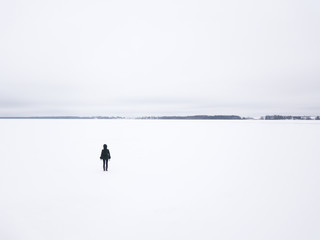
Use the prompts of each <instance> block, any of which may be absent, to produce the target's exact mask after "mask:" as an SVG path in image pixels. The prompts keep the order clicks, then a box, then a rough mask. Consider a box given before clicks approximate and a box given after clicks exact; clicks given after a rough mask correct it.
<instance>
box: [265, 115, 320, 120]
mask: <svg viewBox="0 0 320 240" xmlns="http://www.w3.org/2000/svg"><path fill="white" fill-rule="evenodd" d="M262 119H265V120H320V117H319V116H317V117H311V116H282V115H267V116H265V117H263V118H262Z"/></svg>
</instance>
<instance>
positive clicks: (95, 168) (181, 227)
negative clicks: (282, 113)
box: [0, 120, 320, 240]
mask: <svg viewBox="0 0 320 240" xmlns="http://www.w3.org/2000/svg"><path fill="white" fill-rule="evenodd" d="M0 133H1V135H0V144H1V148H0V157H1V160H0V193H1V198H0V239H4V240H11V239H12V240H16V239H18V240H19V239H21V240H38V239H41V240H43V239H46V240H51V239H52V240H57V239H59V240H63V239H65V240H70V239H71V240H72V239H76V240H82V239H94V240H95V239H97V240H99V239H112V240H118V239H119V240H120V239H121V240H125V239H138V240H151V239H152V240H158V239H159V240H163V239H166V240H171V239H183V240H186V239H190V240H194V239H201V240H207V239H208V240H209V239H219V240H239V239H243V240H257V239H259V240H271V239H272V240H278V239H279V240H284V239H290V240H294V239H301V240H305V239H308V240H318V239H320V227H319V226H320V187H319V184H320V162H319V160H320V145H319V142H318V141H319V137H320V121H218V120H215V121H208V120H204V121H202V120H196V121H192V120H180V121H179V120H171V121H170V120H0ZM104 143H106V144H108V148H109V149H110V152H111V156H112V158H111V161H110V163H109V171H108V172H103V171H102V161H100V159H99V157H100V152H101V149H102V145H103V144H104Z"/></svg>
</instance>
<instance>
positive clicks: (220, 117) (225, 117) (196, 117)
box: [0, 115, 320, 120]
mask: <svg viewBox="0 0 320 240" xmlns="http://www.w3.org/2000/svg"><path fill="white" fill-rule="evenodd" d="M0 119H163V120H258V119H257V118H251V117H240V116H237V115H193V116H158V117H155V116H148V117H136V118H125V117H113V116H112V117H105V116H94V117H78V116H46V117H43V116H39V117H0ZM260 120H320V116H316V117H315V116H282V115H267V116H263V117H260Z"/></svg>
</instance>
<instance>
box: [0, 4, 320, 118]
mask: <svg viewBox="0 0 320 240" xmlns="http://www.w3.org/2000/svg"><path fill="white" fill-rule="evenodd" d="M0 81H1V87H0V116H39V115H42V116H45V115H81V116H92V115H106V116H110V115H119V116H140V115H143V116H146V115H193V114H209V115H214V114H239V115H242V116H260V115H265V114H273V113H275V114H311V115H320V1H319V0H268V1H267V0H266V1H259V0H242V1H238V0H229V1H226V0H220V1H215V0H181V1H177V0H161V1H155V0H145V1H142V0H135V1H130V0H114V1H108V0H88V1H81V0H52V1H45V0H39V1H36V0H28V1H23V0H21V1H15V0H10V1H6V0H0Z"/></svg>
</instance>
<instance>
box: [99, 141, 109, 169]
mask: <svg viewBox="0 0 320 240" xmlns="http://www.w3.org/2000/svg"><path fill="white" fill-rule="evenodd" d="M110 158H111V155H110V151H109V149H108V147H107V144H104V145H103V149H102V151H101V156H100V159H101V160H103V171H108V161H109V160H110Z"/></svg>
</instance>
